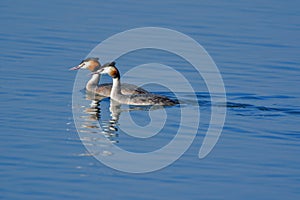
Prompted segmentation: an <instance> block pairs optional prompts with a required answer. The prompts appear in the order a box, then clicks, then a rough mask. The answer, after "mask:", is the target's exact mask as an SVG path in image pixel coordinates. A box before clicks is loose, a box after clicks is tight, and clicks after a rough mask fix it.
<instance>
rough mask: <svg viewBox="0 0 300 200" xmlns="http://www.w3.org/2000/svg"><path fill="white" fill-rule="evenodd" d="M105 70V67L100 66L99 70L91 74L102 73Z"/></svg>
mask: <svg viewBox="0 0 300 200" xmlns="http://www.w3.org/2000/svg"><path fill="white" fill-rule="evenodd" d="M103 70H104V68H100V69H98V70H97V71H95V72H92V73H91V75H94V74H102V72H103Z"/></svg>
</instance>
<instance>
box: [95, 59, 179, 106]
mask: <svg viewBox="0 0 300 200" xmlns="http://www.w3.org/2000/svg"><path fill="white" fill-rule="evenodd" d="M93 74H108V75H109V76H111V77H112V79H113V84H112V89H111V93H110V98H111V99H113V100H115V101H117V102H119V103H121V104H129V105H161V106H173V105H176V104H178V101H174V100H172V99H169V98H168V97H165V96H161V95H156V94H152V93H146V94H129V95H128V94H125V93H123V91H122V90H121V88H122V85H121V82H120V73H119V70H118V69H117V67H116V66H115V62H112V63H110V64H108V65H105V66H103V67H101V68H100V69H98V70H97V71H96V72H94V73H93Z"/></svg>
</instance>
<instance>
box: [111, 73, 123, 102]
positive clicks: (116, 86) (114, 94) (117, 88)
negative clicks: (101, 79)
mask: <svg viewBox="0 0 300 200" xmlns="http://www.w3.org/2000/svg"><path fill="white" fill-rule="evenodd" d="M120 95H122V93H121V82H120V79H119V78H113V84H112V88H111V92H110V98H112V99H114V100H117V99H118V96H120Z"/></svg>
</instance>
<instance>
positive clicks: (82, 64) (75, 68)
mask: <svg viewBox="0 0 300 200" xmlns="http://www.w3.org/2000/svg"><path fill="white" fill-rule="evenodd" d="M83 66H84V63H81V64H79V65H78V66H75V67H72V68H70V69H69V70H78V69H80V68H81V67H83Z"/></svg>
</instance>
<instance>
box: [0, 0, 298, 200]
mask: <svg viewBox="0 0 300 200" xmlns="http://www.w3.org/2000/svg"><path fill="white" fill-rule="evenodd" d="M299 8H300V4H299V3H298V2H296V1H279V0H275V1H249V2H240V1H230V2H229V1H210V2H208V1H187V2H185V1H163V2H161V1H139V2H134V3H123V2H122V1H109V2H108V1H105V2H100V1H96V0H94V1H88V2H87V1H67V0H59V1H58V0H53V1H48V2H45V1H32V0H29V1H1V2H0V27H1V28H0V42H1V45H0V49H1V50H0V51H1V54H0V60H1V68H0V70H1V71H0V74H1V82H0V93H1V104H0V105H1V112H0V113H1V114H0V116H1V117H0V127H1V142H0V152H1V155H0V199H83V198H84V199H184V198H185V199H253V198H255V199H299V197H300V170H299V166H300V159H299V155H298V153H299V150H300V140H299V138H300V136H299V132H300V125H299V121H300V104H299V102H300V91H299V87H298V86H299V84H300V71H299V65H300V57H299V52H300V51H299V50H300V48H299V45H300V37H299V36H300V14H299V13H300V10H299ZM145 26H156V27H165V28H170V29H174V30H177V31H180V32H182V33H184V34H187V35H188V36H190V37H192V38H193V39H195V40H196V41H197V42H198V43H200V44H201V45H203V46H204V47H205V49H206V50H207V51H208V53H209V54H210V55H211V56H212V58H213V59H214V61H215V63H216V65H217V66H218V68H219V70H220V72H221V74H222V77H223V80H224V83H225V89H226V95H227V101H228V104H227V117H226V122H225V126H224V129H223V131H222V135H221V137H220V139H219V141H218V143H217V145H216V146H215V148H214V149H213V151H212V152H211V153H210V154H209V155H208V156H207V157H205V158H204V159H201V160H200V159H199V158H198V151H199V148H200V146H201V144H202V141H203V134H204V133H205V130H206V129H207V123H208V121H207V119H208V118H209V113H210V109H209V104H210V103H209V94H208V93H207V91H206V89H205V87H203V92H200V93H197V95H198V103H199V104H200V105H201V108H200V110H201V119H202V120H201V122H200V127H199V131H198V132H197V136H196V138H195V140H194V142H193V144H192V145H191V147H190V148H189V149H188V151H187V152H185V153H184V155H183V156H182V157H181V158H180V159H178V160H177V161H176V162H174V163H173V164H172V165H170V166H168V167H166V168H164V169H162V170H158V171H155V172H152V173H146V174H129V173H124V172H119V171H116V170H114V169H111V168H109V167H107V166H105V165H103V164H102V163H100V162H99V161H98V160H97V159H95V158H94V157H93V156H89V155H88V152H87V150H86V148H85V146H84V145H83V143H82V142H81V140H80V137H79V135H78V133H77V131H76V129H75V126H74V122H73V116H72V90H73V84H74V80H75V76H76V73H74V72H70V71H68V68H70V67H72V66H74V65H76V64H78V63H79V62H80V61H81V60H82V59H83V58H85V56H86V55H87V54H88V53H89V52H90V51H91V49H93V48H94V47H95V46H96V45H97V44H98V43H99V42H101V41H103V40H105V39H106V38H108V37H110V36H111V35H113V34H116V33H119V32H121V31H125V30H127V29H131V28H136V27H145ZM159 53H160V52H156V54H153V55H154V57H153V59H154V60H155V62H158V63H160V60H161V59H162V57H164V56H157V54H159ZM135 55H136V56H134V55H133V56H132V57H130V55H129V57H126V56H124V58H121V59H120V60H119V61H118V63H122V64H123V65H124V66H126V67H127V68H124V69H123V70H126V69H127V70H128V69H129V68H130V67H133V66H134V65H136V64H142V63H148V62H149V61H151V55H152V54H149V55H147V54H145V53H143V51H141V52H137V54H135ZM168 58H169V57H168V56H166V57H164V60H163V62H164V63H166V64H168V65H171V66H172V64H173V65H176V64H177V65H179V64H183V65H186V63H184V62H183V61H178V62H177V60H176V59H175V60H172V59H168ZM183 69H184V68H183ZM183 71H184V70H183ZM186 73H188V71H186ZM87 78H88V77H87ZM191 79H193V77H191ZM106 80H109V79H106ZM83 87H84V86H83ZM147 89H149V90H154V89H155V87H154V86H151V85H149V86H148V88H147ZM167 95H170V96H171V97H172V94H169V93H167ZM186 99H188V95H187V96H186ZM108 101H109V100H104V101H103V102H102V103H101V108H103V110H104V113H103V116H104V117H107V116H109V113H108ZM190 106H192V105H190ZM105 109H106V111H105ZM176 109H177V108H174V109H169V110H168V112H175V113H176V114H177V113H178V112H177V110H176ZM105 112H106V113H105ZM132 113H133V115H137V117H140V116H142V117H145V118H146V120H148V118H147V116H145V115H144V114H142V111H139V112H132ZM122 114H123V113H122ZM171 114H172V113H171ZM175 116H176V115H174V119H175ZM172 120H173V119H172V118H171V121H172ZM173 122H176V119H175V121H173ZM139 123H142V122H139ZM121 125H122V124H120V126H121ZM175 128H176V124H173V125H172V124H171V125H170V127H167V129H168V130H170V132H172V130H173V129H175ZM160 136H161V137H160ZM171 137H172V136H170V135H158V137H157V138H153V141H152V142H153V143H155V144H157V146H151V143H150V144H148V143H147V142H144V141H143V142H140V141H135V140H133V141H131V140H130V138H129V137H128V136H126V135H123V134H121V133H120V134H119V137H118V138H117V140H118V141H119V143H118V145H120V146H122V147H124V148H128V149H129V150H132V151H137V152H143V151H148V150H151V148H159V145H163V144H165V143H166V142H167V140H168V139H170V138H171ZM134 145H136V148H135V146H134ZM143 147H145V148H143Z"/></svg>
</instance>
